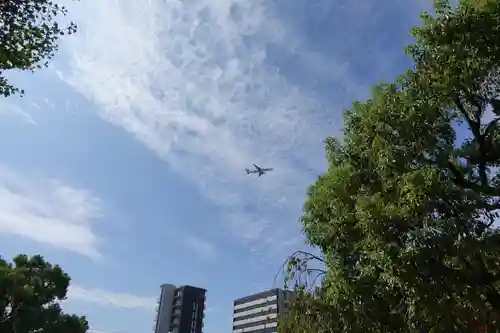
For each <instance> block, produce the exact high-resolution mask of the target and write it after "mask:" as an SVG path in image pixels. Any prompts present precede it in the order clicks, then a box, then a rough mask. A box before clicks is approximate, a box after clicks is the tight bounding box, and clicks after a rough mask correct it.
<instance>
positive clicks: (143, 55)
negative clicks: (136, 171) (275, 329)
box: [59, 0, 330, 241]
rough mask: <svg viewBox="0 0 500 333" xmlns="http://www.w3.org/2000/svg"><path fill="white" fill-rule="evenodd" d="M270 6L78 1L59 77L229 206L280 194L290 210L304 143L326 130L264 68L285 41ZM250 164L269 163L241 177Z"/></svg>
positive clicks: (235, 1)
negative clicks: (271, 46) (268, 169)
mask: <svg viewBox="0 0 500 333" xmlns="http://www.w3.org/2000/svg"><path fill="white" fill-rule="evenodd" d="M268 4H269V2H268V1H264V0H261V1H247V0H230V1H208V0H198V1H189V2H183V1H163V0H150V1H146V2H137V1H134V0H126V1H116V0H115V1H113V0H110V1H95V0H89V1H85V2H81V3H78V4H77V6H76V7H74V8H72V11H71V12H72V13H75V15H74V16H75V17H74V20H75V21H77V22H78V24H79V27H80V31H79V33H78V34H77V35H75V36H74V38H73V37H72V38H70V39H68V40H67V41H68V44H66V45H65V48H64V49H65V50H66V51H69V64H70V69H69V70H61V71H60V72H59V74H60V75H61V77H62V78H63V79H64V80H65V81H67V82H68V83H70V84H71V85H72V86H73V87H74V88H75V89H76V90H78V91H80V92H81V93H83V94H84V95H85V96H86V97H88V98H89V99H90V100H92V101H94V102H95V103H96V104H97V105H98V106H99V107H100V108H99V110H98V112H99V114H100V116H101V117H103V118H104V119H106V120H108V121H110V122H112V123H114V124H116V125H118V126H122V127H123V128H124V129H126V130H127V131H129V132H130V133H132V134H133V135H134V136H135V137H136V138H137V139H138V140H140V141H141V142H143V143H144V144H145V145H146V146H148V147H149V148H150V149H152V150H154V151H155V152H156V153H157V154H159V155H160V156H161V157H162V158H164V159H165V160H166V161H167V162H168V163H169V165H170V167H171V168H173V169H174V170H176V171H178V172H180V173H182V174H184V175H185V176H186V177H188V178H189V179H191V180H192V181H194V182H195V183H196V184H197V185H198V186H199V188H200V190H201V191H202V193H204V194H205V195H206V196H207V197H208V198H210V199H211V200H213V201H214V202H215V203H217V204H218V205H222V206H224V207H226V209H228V210H229V211H230V214H240V215H241V214H243V213H244V212H245V211H246V210H247V208H248V207H247V205H248V203H249V201H252V202H254V203H253V204H255V205H257V206H261V207H264V206H266V205H268V203H273V202H277V201H279V200H282V201H283V199H286V200H287V201H288V202H292V203H294V204H296V205H298V207H300V205H301V203H302V202H301V201H302V197H303V195H304V192H305V186H306V184H307V182H308V180H309V179H310V177H309V176H308V175H304V173H303V172H301V171H300V168H301V167H303V166H306V167H309V168H312V167H314V168H317V167H318V165H312V164H311V163H312V162H311V159H309V158H308V148H309V145H310V144H312V143H314V145H315V146H316V147H317V150H318V151H321V139H318V138H322V137H324V134H322V133H325V134H326V132H327V130H325V127H322V125H321V119H319V118H318V117H316V116H315V112H316V111H317V110H319V109H320V108H321V106H320V105H319V102H317V101H315V99H314V98H313V97H312V96H308V95H307V94H305V93H303V92H301V91H300V90H299V89H298V88H297V87H295V86H293V85H290V84H289V83H288V82H287V81H286V80H285V79H284V78H283V77H282V76H280V74H279V72H278V71H277V69H276V68H274V67H272V66H267V65H266V57H267V54H266V46H267V45H268V43H277V44H278V45H285V38H290V37H291V36H288V35H287V33H286V31H284V28H283V26H282V25H281V23H280V22H279V21H278V20H277V19H276V18H275V17H274V16H273V15H272V10H273V9H272V8H271V7H269V5H268ZM77 12H78V14H77ZM288 42H291V43H294V42H293V39H288ZM295 44H297V43H295ZM110 45H112V49H113V51H112V52H111V51H110V49H109V46H110ZM317 57H318V56H317V55H316V58H315V59H317ZM61 68H62V67H61ZM328 129H330V128H329V126H328ZM296 159H297V160H298V159H300V160H301V162H300V164H301V165H299V164H298V163H297V166H295V165H294V160H296ZM254 162H256V163H259V164H262V165H263V166H272V167H274V168H275V169H276V170H277V171H276V172H275V173H273V174H272V175H267V176H266V177H262V178H258V179H257V178H251V177H246V175H244V171H243V170H244V168H245V167H247V166H248V165H251V163H254ZM255 191H257V193H258V195H256V194H255V193H256V192H255ZM249 193H252V195H251V196H249V197H247V194H249ZM247 220H248V219H247ZM289 222H290V221H286V223H287V224H289V225H293V224H294V223H293V222H294V221H292V223H289ZM249 223H250V224H253V223H254V222H253V221H251V220H249ZM255 223H256V224H257V226H248V228H246V229H245V231H244V235H243V237H248V235H249V234H251V233H249V232H248V230H249V229H250V228H253V229H255V228H261V227H263V228H267V227H266V226H264V225H263V224H262V223H261V222H255ZM278 224H281V223H278ZM276 227H278V226H277V225H276ZM280 229H281V230H280V232H281V231H282V228H280ZM234 230H237V231H236V232H238V231H239V230H240V228H235V229H234ZM253 234H254V235H255V236H259V235H262V234H263V233H262V232H259V233H257V232H253ZM266 234H267V233H266ZM255 240H256V239H254V241H255Z"/></svg>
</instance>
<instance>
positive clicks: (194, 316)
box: [154, 284, 206, 333]
mask: <svg viewBox="0 0 500 333" xmlns="http://www.w3.org/2000/svg"><path fill="white" fill-rule="evenodd" d="M205 293H206V290H205V289H202V288H197V287H193V286H180V287H177V286H174V285H172V284H163V285H161V292H160V298H159V300H158V306H157V315H156V320H155V326H154V333H170V332H171V333H201V332H202V329H203V318H204V309H205Z"/></svg>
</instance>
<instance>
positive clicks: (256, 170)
mask: <svg viewBox="0 0 500 333" xmlns="http://www.w3.org/2000/svg"><path fill="white" fill-rule="evenodd" d="M254 167H255V170H250V169H245V171H246V172H247V175H249V174H251V173H257V174H259V177H260V176H262V175H263V174H265V173H266V172H268V171H272V170H273V168H260V167H258V166H257V165H255V164H254Z"/></svg>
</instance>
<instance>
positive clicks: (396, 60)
mask: <svg viewBox="0 0 500 333" xmlns="http://www.w3.org/2000/svg"><path fill="white" fill-rule="evenodd" d="M66 5H67V7H68V10H69V14H68V19H70V20H72V21H74V22H76V23H77V24H78V26H79V31H78V33H77V34H76V35H74V36H70V37H65V38H64V39H63V40H62V41H61V43H60V49H59V51H58V53H57V55H56V57H55V58H54V59H53V61H52V62H51V64H50V66H49V68H47V69H44V70H40V71H37V72H35V73H10V74H9V78H10V79H11V81H12V83H14V84H15V85H17V86H19V87H21V88H23V89H24V90H25V91H26V95H25V96H24V97H22V98H19V97H9V98H7V99H2V100H0V116H1V117H2V120H1V122H0V170H1V171H0V244H1V251H2V254H3V255H4V256H6V257H12V256H14V255H16V254H18V253H26V254H30V255H32V254H42V255H43V256H45V258H46V259H47V260H49V261H50V262H53V263H57V264H59V265H61V266H62V267H63V269H64V270H66V271H67V272H68V274H70V275H71V277H72V283H71V288H70V290H69V293H68V299H67V300H66V301H65V302H64V307H65V309H66V311H68V312H75V313H77V314H80V315H86V316H87V318H88V320H89V322H90V325H91V327H92V329H93V330H95V332H114V333H141V332H144V333H146V332H147V333H150V332H152V330H153V329H152V327H153V319H154V308H155V306H156V300H157V297H158V296H159V286H160V284H162V283H173V284H177V285H183V284H191V285H195V286H199V287H203V288H206V289H207V304H206V306H207V312H206V317H205V333H223V332H230V331H231V326H232V325H231V324H232V318H231V313H232V302H233V300H234V299H236V298H239V297H243V296H245V295H248V294H251V293H255V292H259V291H262V290H265V289H269V288H272V287H275V286H277V285H279V282H280V279H278V281H275V279H274V277H275V274H276V272H277V271H278V270H279V267H280V265H281V264H282V263H283V261H284V260H285V258H286V257H287V256H288V255H290V254H291V253H292V252H293V251H295V250H297V249H301V248H304V237H303V235H302V234H301V229H300V222H299V218H300V215H301V209H302V205H303V202H304V199H305V195H306V190H307V187H308V186H309V185H310V184H311V183H312V182H314V180H315V179H316V177H317V176H318V175H319V174H321V173H322V172H323V171H324V170H325V168H326V161H325V158H324V152H323V140H324V139H325V137H326V136H329V135H334V136H339V135H341V129H342V111H343V110H344V109H345V108H347V107H349V105H350V103H351V102H352V101H353V100H356V99H362V98H364V97H365V96H366V95H367V93H368V92H369V89H370V86H371V85H373V84H374V83H377V82H382V81H390V80H393V79H394V77H395V76H396V75H398V74H399V73H401V72H402V71H403V70H404V69H405V68H407V67H408V66H410V65H411V63H410V61H409V60H408V59H407V58H406V56H405V55H404V52H403V47H404V46H405V45H406V44H408V43H410V42H411V39H410V36H409V29H410V28H411V27H412V26H413V25H414V24H417V23H418V22H419V13H420V12H421V11H422V10H424V9H426V7H427V6H428V3H427V1H426V0H420V1H410V2H408V1H406V2H404V1H399V0H382V1H381V0H378V1H375V0H362V1H347V0H317V1H306V0H294V1H285V0H191V1H182V0H143V1H136V0H106V1H102V0H84V1H81V2H75V3H73V2H66ZM252 163H256V164H258V165H260V166H262V167H273V168H274V169H275V171H273V172H271V173H269V174H266V175H265V176H262V177H260V178H259V177H256V176H255V175H250V176H248V175H246V174H245V172H244V169H245V168H247V167H251V165H252Z"/></svg>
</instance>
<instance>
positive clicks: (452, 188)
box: [280, 0, 500, 333]
mask: <svg viewBox="0 0 500 333" xmlns="http://www.w3.org/2000/svg"><path fill="white" fill-rule="evenodd" d="M412 34H413V36H414V37H415V43H414V44H413V45H411V46H410V47H408V53H409V54H410V55H411V56H412V58H413V59H414V63H415V65H414V68H412V70H410V71H408V72H407V73H405V74H404V75H402V76H400V77H399V78H398V79H397V80H396V82H395V83H392V84H380V85H377V86H376V87H375V88H374V89H373V91H372V93H371V95H370V96H369V98H368V99H367V100H365V101H363V102H355V103H353V105H352V107H351V108H350V109H349V110H347V111H346V113H345V117H344V119H345V127H344V138H343V140H342V141H340V140H338V139H336V138H333V137H330V138H327V139H326V145H325V146H326V155H327V159H328V163H329V168H328V171H327V172H326V173H325V174H323V175H322V176H320V177H319V179H318V180H317V181H316V183H315V184H313V185H312V186H311V187H310V189H309V192H308V199H307V201H306V203H305V205H304V215H303V217H302V223H303V230H304V233H305V235H306V237H307V239H308V241H309V243H310V244H311V245H312V246H315V247H317V248H318V249H319V250H320V251H321V253H322V258H321V260H322V261H324V266H325V267H324V277H323V279H322V282H321V286H320V288H319V289H316V290H314V292H311V291H308V290H307V289H304V284H301V283H299V290H298V291H299V292H298V295H299V296H298V297H296V299H295V301H294V302H293V304H292V306H291V307H290V309H289V312H288V315H287V317H286V320H285V321H284V322H283V323H282V325H280V330H281V331H282V332H287V333H289V332H293V333H299V332H422V333H423V332H426V333H427V332H473V331H474V330H476V329H477V328H478V327H482V326H483V325H486V326H487V327H488V329H489V332H497V331H500V321H499V320H498V314H499V313H500V285H499V284H500V260H499V258H500V232H499V230H498V228H496V227H495V226H494V225H493V223H494V222H495V220H496V219H497V218H498V209H499V208H500V173H499V166H500V126H499V125H498V122H499V121H500V117H499V116H500V2H499V1H496V0H481V1H478V0H475V1H472V0H470V1H464V0H463V1H461V2H460V4H459V5H458V6H456V7H452V6H450V5H449V3H448V2H446V1H439V2H436V6H435V14H434V15H430V14H423V15H422V25H421V26H420V27H416V28H414V29H413V31H412ZM302 263H303V261H301V260H299V261H297V260H296V261H294V262H292V266H293V267H292V268H293V269H292V271H293V270H295V272H297V271H298V272H304V271H306V270H307V268H305V267H304V266H303V265H302Z"/></svg>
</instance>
